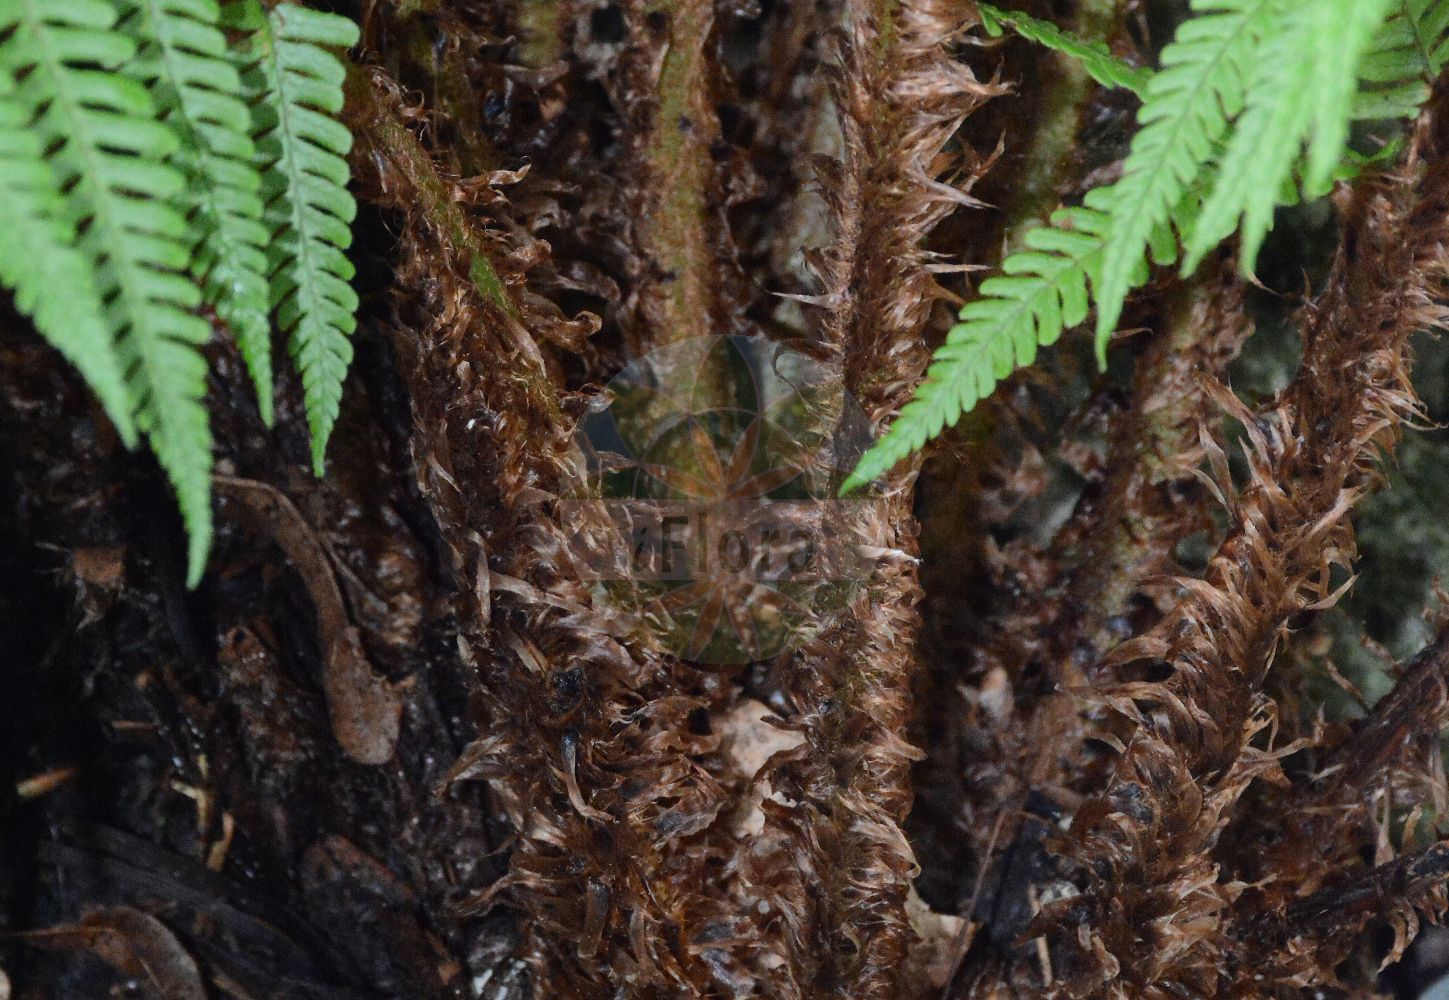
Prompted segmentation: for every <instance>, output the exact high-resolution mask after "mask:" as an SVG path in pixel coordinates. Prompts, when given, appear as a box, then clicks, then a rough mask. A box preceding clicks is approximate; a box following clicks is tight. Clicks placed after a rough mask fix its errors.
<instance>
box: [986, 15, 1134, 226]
mask: <svg viewBox="0 0 1449 1000" xmlns="http://www.w3.org/2000/svg"><path fill="white" fill-rule="evenodd" d="M1120 7H1121V0H1081V3H1080V5H1079V7H1078V10H1077V32H1078V34H1080V35H1081V36H1082V37H1083V38H1084V39H1086V40H1087V41H1089V42H1106V41H1108V40H1109V39H1110V38H1111V35H1112V32H1113V31H1114V30H1115V29H1116V27H1117V22H1118V16H1119V11H1120ZM1043 55H1044V54H1043ZM1047 61H1048V62H1049V63H1050V66H1051V70H1050V73H1049V75H1048V77H1047V81H1046V83H1045V85H1044V86H1043V89H1042V93H1041V95H1040V97H1039V105H1038V111H1037V113H1036V115H1035V116H1034V118H1033V120H1034V122H1035V123H1036V124H1035V128H1033V129H1032V133H1031V138H1030V140H1029V141H1028V143H1027V148H1026V152H1025V153H1024V154H1023V157H1022V161H1021V168H1020V170H1019V172H1018V174H1017V176H1018V177H1019V181H1018V183H1017V184H1016V185H1015V186H1014V187H1013V191H1012V197H1011V200H1010V201H1009V202H1008V203H1007V207H1006V233H1007V235H1006V247H1007V252H1008V253H1012V252H1015V251H1016V250H1019V249H1020V248H1021V241H1022V239H1023V238H1024V237H1025V235H1026V232H1027V230H1029V229H1032V228H1034V227H1036V226H1039V225H1041V224H1042V220H1044V219H1045V218H1046V217H1047V216H1048V215H1050V214H1051V213H1052V211H1053V209H1055V208H1056V207H1057V205H1058V204H1059V203H1060V199H1061V190H1062V186H1063V185H1064V184H1065V183H1066V181H1067V180H1068V174H1069V172H1070V170H1071V169H1072V157H1071V151H1072V149H1073V148H1075V145H1076V142H1077V136H1078V134H1079V133H1080V131H1081V118H1082V110H1083V108H1084V107H1085V106H1086V103H1087V100H1088V98H1089V97H1090V96H1091V95H1092V93H1093V90H1094V88H1095V87H1096V83H1095V81H1093V79H1092V77H1091V75H1090V74H1089V73H1088V72H1087V71H1086V69H1084V68H1083V66H1082V64H1081V62H1080V61H1079V60H1076V59H1071V58H1069V57H1067V56H1065V55H1062V54H1060V53H1052V54H1051V56H1050V58H1049V59H1048V60H1047Z"/></svg>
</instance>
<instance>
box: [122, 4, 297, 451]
mask: <svg viewBox="0 0 1449 1000" xmlns="http://www.w3.org/2000/svg"><path fill="white" fill-rule="evenodd" d="M119 2H120V4H121V6H122V8H123V9H124V10H125V11H126V16H125V17H124V18H123V21H122V28H123V30H125V31H126V32H127V33H128V34H130V35H131V36H132V37H133V38H135V39H136V41H137V42H138V45H139V53H138V55H139V57H138V58H137V59H136V60H134V61H132V62H131V63H129V64H128V65H127V66H126V71H127V72H128V73H129V74H130V75H132V76H134V77H136V78H137V79H138V80H140V81H141V82H142V83H144V84H146V86H147V87H148V88H149V89H150V91H151V95H152V98H153V99H154V100H155V102H156V104H157V108H158V110H159V112H160V114H161V116H162V117H163V118H164V119H165V121H166V122H167V123H168V124H169V125H171V127H172V128H173V129H174V130H175V131H176V133H177V136H178V138H179V139H180V140H181V146H180V149H179V150H178V151H177V154H176V156H175V163H176V165H177V166H178V167H179V168H180V169H181V171H182V172H183V173H184V174H185V175H186V185H187V186H186V191H187V202H186V204H187V207H188V208H189V209H190V211H191V221H192V225H193V227H194V229H195V230H196V234H195V235H196V236H197V238H198V244H197V247H196V251H195V254H194V256H193V260H192V271H193V273H194V274H195V276H196V277H197V279H198V280H199V281H200V282H201V283H202V287H203V288H204V290H205V293H206V301H207V302H208V303H209V304H211V305H213V306H215V308H216V311H217V315H218V316H220V317H221V319H222V320H223V321H224V322H225V323H226V324H227V326H228V327H230V328H231V330H232V332H233V333H234V334H235V335H236V338H237V343H238V346H239V347H240V348H241V353H242V357H243V359H244V360H245V362H246V365H247V370H248V371H249V372H250V373H251V377H252V382H253V384H254V385H255V386H256V390H257V399H258V403H259V406H260V409H261V414H262V419H263V421H264V422H265V423H266V424H267V425H268V426H270V425H271V423H272V360H271V322H270V320H269V317H268V312H269V308H268V306H269V300H268V288H267V276H266V272H267V266H266V258H265V255H264V252H263V248H264V247H265V246H266V243H267V233H266V230H265V229H264V228H263V226H262V202H261V196H260V190H261V183H262V182H261V177H260V175H259V174H258V173H257V169H256V166H255V162H254V161H255V158H256V150H255V148H254V146H253V144H252V139H251V114H250V112H249V111H248V109H247V106H246V104H245V102H244V101H243V99H242V98H243V93H244V92H243V89H242V81H241V76H240V74H239V73H238V72H237V70H236V67H235V66H233V65H232V63H231V62H230V60H229V54H228V52H227V45H226V38H225V36H223V35H222V33H221V31H220V29H219V28H218V24H219V20H220V9H219V7H218V6H217V3H216V0H119Z"/></svg>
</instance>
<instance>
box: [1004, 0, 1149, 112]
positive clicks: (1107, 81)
mask: <svg viewBox="0 0 1449 1000" xmlns="http://www.w3.org/2000/svg"><path fill="white" fill-rule="evenodd" d="M979 6H980V9H981V26H982V27H983V28H985V29H986V33H987V34H988V35H990V36H992V37H993V38H997V37H1000V36H1001V34H1002V30H1003V26H1005V27H1009V28H1011V29H1012V30H1013V31H1015V32H1016V33H1017V34H1018V35H1020V36H1021V37H1022V38H1026V39H1029V40H1030V41H1033V42H1036V43H1037V44H1038V45H1043V46H1045V47H1047V48H1049V49H1051V50H1053V51H1055V52H1060V53H1062V54H1063V55H1066V56H1070V57H1071V58H1073V59H1076V60H1077V61H1079V62H1080V63H1081V64H1082V68H1083V69H1085V70H1086V71H1087V75H1088V76H1090V77H1091V78H1092V79H1093V80H1096V81H1097V82H1098V83H1100V84H1101V85H1102V86H1104V87H1125V88H1126V89H1127V90H1130V91H1132V92H1133V93H1135V94H1137V95H1138V96H1139V97H1140V96H1142V94H1143V92H1144V91H1145V89H1146V87H1147V81H1148V80H1150V79H1151V78H1152V71H1151V70H1149V69H1143V68H1141V67H1138V66H1133V65H1131V64H1130V63H1128V62H1126V61H1124V60H1122V59H1118V58H1117V57H1116V56H1114V55H1113V54H1112V50H1111V49H1109V48H1107V46H1106V45H1103V44H1102V43H1101V42H1097V41H1089V40H1088V39H1085V38H1080V37H1078V36H1077V35H1074V34H1072V33H1071V32H1070V31H1066V30H1064V29H1062V28H1059V27H1057V26H1056V25H1055V24H1052V23H1051V22H1050V21H1042V20H1039V19H1038V18H1035V17H1031V16H1030V15H1028V14H1023V13H1021V12H1020V11H1014V10H1001V9H999V8H997V7H993V6H991V5H990V4H985V3H983V4H980V5H979Z"/></svg>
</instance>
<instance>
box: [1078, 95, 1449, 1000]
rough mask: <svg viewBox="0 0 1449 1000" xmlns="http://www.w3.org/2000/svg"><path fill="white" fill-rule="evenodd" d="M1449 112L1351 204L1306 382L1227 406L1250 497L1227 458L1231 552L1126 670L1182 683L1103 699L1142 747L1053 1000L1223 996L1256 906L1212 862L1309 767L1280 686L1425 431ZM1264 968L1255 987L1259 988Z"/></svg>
mask: <svg viewBox="0 0 1449 1000" xmlns="http://www.w3.org/2000/svg"><path fill="white" fill-rule="evenodd" d="M1442 106H1443V104H1442V99H1436V101H1435V103H1434V104H1433V105H1432V106H1431V108H1430V110H1429V111H1428V112H1427V113H1426V115H1425V118H1424V119H1423V121H1421V123H1420V125H1419V128H1418V130H1417V132H1416V137H1415V143H1414V153H1413V154H1412V155H1411V157H1410V160H1409V164H1408V165H1407V166H1406V167H1405V168H1404V170H1403V173H1402V175H1401V176H1399V177H1396V178H1393V179H1391V180H1390V181H1387V182H1384V183H1382V184H1375V185H1366V186H1364V187H1363V188H1362V189H1359V190H1356V191H1354V192H1352V193H1350V194H1349V195H1347V196H1346V197H1348V198H1349V204H1348V205H1347V206H1346V211H1347V213H1348V216H1349V222H1348V229H1347V237H1346V239H1345V243H1344V248H1343V250H1342V251H1341V252H1340V255H1339V258H1338V261H1337V263H1336V264H1335V267H1334V270H1333V272H1332V274H1331V276H1330V280H1329V285H1328V288H1327V290H1326V291H1325V292H1324V293H1323V294H1322V295H1321V296H1320V297H1319V298H1318V299H1317V300H1316V301H1315V302H1314V303H1313V304H1312V305H1310V306H1309V307H1308V308H1307V309H1306V311H1305V314H1304V317H1303V327H1304V340H1305V353H1304V360H1303V363H1302V366H1301V369H1300V372H1299V374H1298V375H1297V377H1295V379H1294V380H1293V382H1292V383H1291V384H1290V385H1289V386H1288V388H1287V389H1285V390H1284V392H1283V393H1282V394H1281V395H1280V396H1279V397H1278V398H1277V399H1276V400H1274V401H1273V403H1272V405H1270V406H1269V407H1267V408H1266V409H1265V410H1264V411H1263V412H1261V413H1259V414H1251V413H1249V412H1248V411H1247V410H1245V409H1244V408H1243V407H1241V405H1240V404H1238V403H1237V401H1236V400H1235V399H1234V398H1233V397H1231V396H1230V395H1229V394H1228V393H1226V391H1222V390H1219V391H1218V397H1219V399H1220V400H1221V401H1222V403H1223V404H1224V405H1225V406H1226V407H1228V408H1229V412H1231V413H1233V414H1234V415H1235V416H1237V417H1238V418H1239V419H1240V421H1241V422H1242V426H1243V429H1244V431H1245V433H1246V435H1247V438H1248V442H1249V447H1248V459H1249V463H1250V475H1249V479H1248V481H1247V482H1246V483H1245V484H1244V485H1242V486H1241V487H1240V488H1234V486H1233V485H1232V482H1231V480H1230V477H1229V474H1228V469H1227V463H1226V460H1225V459H1224V458H1223V456H1222V453H1221V451H1219V450H1218V449H1216V448H1215V447H1211V446H1210V447H1209V457H1210V459H1211V461H1212V464H1213V468H1214V478H1215V481H1216V484H1217V487H1218V489H1219V490H1220V491H1221V492H1222V496H1223V500H1224V503H1225V504H1226V505H1227V507H1228V510H1229V513H1230V517H1231V524H1230V528H1229V532H1228V535H1227V537H1226V539H1225V540H1224V542H1223V543H1222V545H1221V546H1220V548H1219V550H1218V552H1217V554H1216V555H1215V556H1214V557H1213V559H1212V562H1211V563H1210V565H1209V567H1208V571H1207V574H1206V576H1205V578H1204V579H1202V580H1183V581H1181V587H1182V589H1183V597H1182V598H1181V600H1180V601H1179V602H1178V603H1177V605H1176V606H1175V607H1174V608H1173V609H1172V610H1171V612H1169V614H1168V615H1167V616H1166V617H1165V618H1164V619H1163V620H1162V622H1161V623H1159V624H1158V625H1157V626H1156V627H1154V628H1153V629H1152V630H1151V631H1150V632H1148V633H1146V634H1144V635H1142V636H1140V637H1138V638H1135V639H1132V640H1130V641H1129V642H1127V643H1124V644H1123V645H1122V646H1120V647H1118V649H1117V650H1116V651H1115V652H1114V653H1113V654H1112V657H1111V659H1112V661H1113V662H1114V663H1115V664H1117V665H1119V666H1127V665H1131V664H1144V665H1149V666H1150V665H1152V664H1164V665H1166V666H1168V667H1169V668H1170V674H1169V676H1168V677H1167V679H1165V680H1161V681H1152V680H1142V681H1137V682H1132V683H1124V684H1122V685H1119V686H1116V687H1114V688H1112V689H1110V691H1109V692H1108V693H1107V694H1105V695H1104V696H1103V700H1104V701H1105V702H1106V703H1107V704H1108V705H1110V707H1111V708H1112V709H1114V710H1115V712H1116V714H1117V715H1118V716H1120V717H1121V718H1122V719H1125V720H1128V721H1130V723H1131V729H1130V731H1128V732H1127V733H1126V734H1125V735H1124V736H1122V737H1120V745H1121V746H1122V754H1121V757H1120V759H1119V761H1118V763H1117V765H1116V767H1115V769H1114V773H1113V775H1112V777H1111V779H1110V780H1109V782H1108V784H1107V787H1106V789H1105V790H1104V791H1103V792H1101V793H1099V794H1097V795H1094V796H1092V797H1090V798H1089V799H1088V800H1087V801H1085V802H1084V803H1083V804H1082V805H1081V806H1080V807H1079V808H1077V810H1076V812H1075V815H1074V817H1073V820H1072V825H1071V828H1070V830H1069V832H1068V833H1067V835H1066V837H1065V841H1064V844H1065V850H1066V853H1067V855H1068V857H1069V858H1071V859H1072V860H1073V861H1075V862H1076V864H1077V865H1079V866H1080V868H1079V871H1080V877H1081V878H1082V879H1084V884H1083V889H1084V892H1083V893H1082V895H1081V896H1080V897H1077V898H1073V899H1070V900H1067V901H1064V902H1062V903H1059V904H1057V905H1056V906H1055V908H1054V909H1053V911H1052V912H1053V913H1054V919H1053V922H1054V923H1055V924H1056V925H1057V926H1059V927H1060V928H1061V931H1060V935H1061V936H1060V937H1059V938H1057V939H1056V940H1057V943H1058V944H1059V945H1060V946H1062V950H1061V951H1060V952H1058V953H1057V956H1056V957H1057V959H1058V961H1061V962H1064V963H1065V967H1066V970H1067V975H1066V977H1065V978H1064V979H1063V980H1062V981H1061V982H1060V983H1059V985H1058V988H1057V989H1056V991H1055V994H1054V995H1058V996H1072V997H1082V996H1096V995H1103V996H1123V997H1125V996H1133V997H1169V996H1178V995H1182V993H1183V992H1186V993H1187V994H1188V995H1210V994H1213V993H1215V992H1216V991H1217V989H1218V985H1219V981H1220V978H1221V976H1222V975H1223V972H1224V964H1225V963H1224V956H1225V955H1227V954H1231V953H1232V942H1231V939H1230V938H1229V934H1230V933H1231V930H1230V928H1231V926H1232V917H1233V910H1234V906H1235V904H1237V903H1238V902H1239V900H1240V899H1244V900H1247V901H1249V902H1251V901H1252V900H1253V899H1254V898H1255V897H1249V896H1244V891H1245V889H1246V888H1247V887H1246V885H1244V884H1243V883H1240V882H1233V881H1224V880H1221V879H1220V878H1219V865H1218V863H1217V861H1216V859H1215V858H1214V854H1213V848H1214V845H1215V843H1216V842H1217V840H1218V838H1219V836H1220V835H1221V833H1222V831H1223V829H1224V828H1225V826H1226V825H1227V824H1228V822H1229V820H1230V819H1231V818H1232V815H1233V812H1234V809H1235V808H1236V806H1237V804H1238V802H1239V800H1240V798H1241V796H1242V794H1243V792H1244V790H1245V789H1246V788H1247V787H1248V786H1249V784H1250V783H1251V782H1253V781H1254V780H1255V779H1274V780H1281V768H1280V765H1279V758H1280V757H1281V756H1282V755H1283V754H1285V753H1287V752H1289V750H1290V749H1291V748H1282V747H1278V746H1276V745H1274V742H1273V740H1272V729H1273V724H1274V717H1275V713H1276V707H1275V705H1274V703H1273V702H1272V701H1271V700H1270V699H1268V698H1267V697H1266V696H1265V695H1264V694H1263V693H1262V684H1263V680H1264V677H1265V675H1266V674H1267V672H1268V671H1269V669H1270V668H1271V666H1272V663H1273V660H1274V657H1275V655H1276V654H1277V653H1278V651H1279V650H1280V649H1281V647H1282V644H1283V642H1284V640H1285V638H1286V636H1287V634H1288V629H1289V626H1290V624H1291V623H1292V621H1293V620H1294V618H1295V616H1297V615H1300V614H1302V613H1304V612H1309V611H1312V610H1315V609H1319V608H1322V607H1325V606H1327V605H1328V604H1330V603H1331V602H1332V601H1333V600H1335V599H1336V597H1337V596H1338V587H1337V581H1336V580H1335V579H1334V577H1333V574H1334V571H1335V569H1338V568H1340V567H1347V566H1348V565H1349V564H1350V563H1351V560H1352V559H1353V556H1354V537H1353V529H1352V524H1351V522H1350V521H1349V518H1348V515H1349V513H1350V512H1351V511H1352V509H1353V507H1354V504H1355V503H1356V502H1357V501H1358V500H1359V498H1360V497H1361V496H1362V495H1363V494H1364V492H1365V491H1366V490H1368V489H1370V488H1371V487H1372V486H1373V484H1374V483H1375V482H1376V481H1377V479H1378V468H1379V466H1380V464H1381V462H1382V460H1383V455H1384V453H1385V452H1386V451H1387V450H1389V449H1391V448H1392V447H1393V445H1394V443H1395V442H1396V441H1397V438H1398V434H1399V427H1400V424H1401V423H1402V421H1403V420H1404V419H1405V418H1407V417H1410V416H1412V415H1413V414H1414V413H1415V412H1416V406H1417V402H1416V398H1415V396H1414V392H1413V388H1412V386H1411V385H1410V384H1409V380H1408V371H1409V356H1408V339H1409V337H1410V335H1411V334H1413V333H1414V332H1416V331H1417V330H1420V329H1423V328H1424V327H1426V326H1433V325H1437V324H1438V323H1439V322H1441V321H1442V318H1443V314H1442V312H1441V309H1440V307H1439V306H1438V305H1436V301H1437V299H1438V297H1439V295H1440V293H1441V291H1442V282H1443V281H1444V278H1445V271H1444V259H1443V239H1444V236H1445V233H1444V230H1443V221H1444V218H1445V208H1446V204H1449V203H1446V200H1445V199H1446V197H1449V187H1446V183H1449V165H1446V163H1445V161H1444V159H1443V154H1444V151H1445V149H1444V146H1443V142H1444V139H1445V136H1444V134H1443V128H1444V124H1443V120H1442V110H1441V109H1442ZM1406 236H1407V238H1406ZM1366 318H1367V321H1366ZM1287 821H1288V822H1291V819H1289V820H1287ZM1293 891H1294V889H1293V887H1292V886H1289V885H1284V886H1282V887H1280V888H1278V889H1276V890H1269V896H1270V897H1272V896H1274V895H1276V894H1277V893H1279V892H1287V893H1289V894H1290V895H1289V896H1288V897H1287V899H1289V900H1291V899H1292V896H1291V894H1292V893H1293ZM1436 898H1437V893H1436V892H1429V893H1428V894H1427V897H1426V899H1427V900H1428V902H1429V903H1430V904H1433V903H1434V902H1436ZM1277 905H1278V906H1280V907H1281V906H1284V905H1287V908H1288V909H1289V910H1290V911H1291V910H1292V904H1287V903H1286V902H1284V901H1280V902H1279V903H1278V904H1277ZM1348 919H1349V918H1348V917H1347V916H1345V920H1346V921H1347V920H1348ZM1327 923H1328V924H1329V925H1332V923H1333V921H1331V920H1330V921H1328V922H1327ZM1301 929H1303V930H1307V925H1304V926H1303V928H1301ZM1246 964H1247V968H1245V970H1244V975H1245V976H1247V977H1248V978H1249V979H1250V980H1251V978H1252V977H1253V976H1254V975H1256V974H1258V972H1259V971H1260V970H1259V969H1257V968H1254V967H1253V966H1252V964H1251V963H1246Z"/></svg>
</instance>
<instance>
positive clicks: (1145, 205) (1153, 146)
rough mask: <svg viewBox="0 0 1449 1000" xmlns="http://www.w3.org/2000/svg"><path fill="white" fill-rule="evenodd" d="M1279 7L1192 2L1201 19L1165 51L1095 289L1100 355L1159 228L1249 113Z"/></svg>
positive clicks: (1223, 0) (1120, 186) (1240, 1)
mask: <svg viewBox="0 0 1449 1000" xmlns="http://www.w3.org/2000/svg"><path fill="white" fill-rule="evenodd" d="M1273 4H1274V0H1194V3H1193V5H1192V6H1193V10H1194V12H1195V13H1196V15H1197V16H1195V17H1193V18H1191V19H1190V20H1188V21H1185V22H1184V23H1183V24H1182V26H1181V27H1180V28H1178V31H1177V34H1176V36H1175V37H1174V38H1173V40H1172V42H1171V43H1170V44H1169V45H1168V46H1167V47H1166V48H1165V49H1163V52H1162V69H1161V70H1159V71H1158V73H1157V74H1156V76H1154V77H1153V78H1152V81H1151V82H1150V83H1149V84H1148V85H1147V96H1146V99H1145V100H1144V102H1143V104H1142V109H1141V110H1140V111H1139V112H1138V115H1137V119H1138V121H1139V122H1140V123H1141V126H1142V127H1141V130H1140V131H1139V132H1138V133H1137V135H1136V136H1135V137H1134V138H1133V140H1132V149H1131V152H1130V153H1129V154H1128V156H1127V161H1126V163H1125V164H1123V168H1122V179H1121V180H1120V181H1118V182H1117V183H1116V185H1114V187H1115V188H1116V189H1117V195H1116V197H1115V199H1114V201H1113V206H1114V207H1113V211H1112V219H1111V223H1110V225H1109V226H1108V231H1107V249H1106V252H1105V255H1104V259H1103V264H1102V283H1101V285H1100V287H1099V288H1098V289H1097V345H1098V352H1099V354H1100V353H1101V352H1102V351H1103V350H1105V345H1106V343H1107V340H1108V338H1110V337H1111V335H1112V332H1113V331H1114V330H1115V329H1116V327H1117V320H1118V319H1119V318H1120V317H1121V315H1122V305H1123V303H1124V302H1125V301H1126V299H1127V293H1128V291H1129V290H1130V287H1131V282H1130V280H1129V279H1130V276H1131V274H1132V269H1133V268H1134V267H1136V262H1137V260H1139V259H1140V258H1141V256H1142V248H1143V247H1144V246H1145V245H1146V243H1147V239H1148V237H1149V235H1150V234H1151V233H1152V231H1153V229H1154V227H1159V226H1162V225H1163V224H1165V223H1166V222H1167V221H1168V219H1169V217H1170V215H1171V213H1172V211H1173V209H1174V208H1176V207H1177V206H1178V205H1179V204H1180V203H1181V202H1182V199H1183V196H1184V194H1186V193H1187V191H1188V189H1189V188H1190V187H1191V186H1192V185H1193V184H1194V183H1195V182H1197V180H1198V179H1199V177H1201V175H1202V174H1203V172H1204V170H1205V169H1206V168H1207V165H1208V164H1209V163H1210V162H1211V161H1212V159H1213V157H1214V155H1215V154H1216V153H1217V151H1218V147H1219V145H1220V144H1221V143H1222V141H1223V139H1224V137H1225V136H1226V135H1227V133H1228V124H1229V122H1230V120H1231V119H1232V117H1233V116H1234V115H1236V114H1237V113H1238V112H1239V111H1240V110H1241V109H1242V105H1243V95H1244V91H1245V88H1246V84H1247V79H1248V77H1249V76H1250V74H1251V73H1252V72H1253V59H1254V54H1255V52H1256V51H1257V49H1258V45H1259V42H1260V40H1261V38H1262V36H1263V33H1264V32H1265V31H1266V30H1268V28H1269V26H1270V25H1271V24H1272V23H1273V17H1272V15H1273V10H1274V8H1273Z"/></svg>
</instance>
